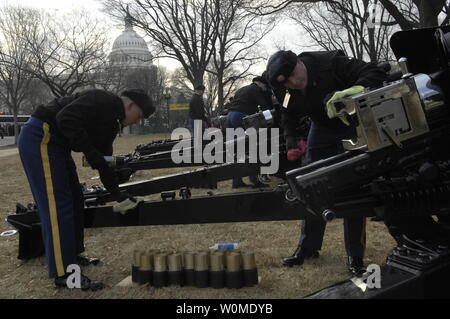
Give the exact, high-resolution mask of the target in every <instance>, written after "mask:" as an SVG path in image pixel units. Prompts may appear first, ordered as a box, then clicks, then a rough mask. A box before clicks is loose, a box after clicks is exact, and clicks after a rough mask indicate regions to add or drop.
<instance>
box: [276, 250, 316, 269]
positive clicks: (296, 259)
mask: <svg viewBox="0 0 450 319" xmlns="http://www.w3.org/2000/svg"><path fill="white" fill-rule="evenodd" d="M309 258H319V252H318V251H317V250H311V251H310V250H307V249H304V248H301V247H300V246H298V247H297V249H296V250H295V252H294V254H293V255H292V256H289V257H286V258H284V259H283V266H285V267H292V266H300V265H301V264H303V262H304V261H305V259H309Z"/></svg>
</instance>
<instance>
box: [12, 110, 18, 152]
mask: <svg viewBox="0 0 450 319" xmlns="http://www.w3.org/2000/svg"><path fill="white" fill-rule="evenodd" d="M18 109H19V107H18V105H14V107H13V118H14V145H17V142H18V140H19V123H18V119H17V113H18Z"/></svg>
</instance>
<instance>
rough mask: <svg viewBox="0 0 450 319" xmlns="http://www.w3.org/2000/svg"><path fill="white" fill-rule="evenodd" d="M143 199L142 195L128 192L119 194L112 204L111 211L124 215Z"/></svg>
mask: <svg viewBox="0 0 450 319" xmlns="http://www.w3.org/2000/svg"><path fill="white" fill-rule="evenodd" d="M143 201H144V197H140V196H136V197H133V196H130V195H129V194H121V195H120V199H119V200H118V201H117V204H115V205H114V206H113V212H115V213H120V214H122V215H125V214H126V213H127V211H129V210H131V209H134V208H136V207H137V206H138V205H139V203H141V202H143Z"/></svg>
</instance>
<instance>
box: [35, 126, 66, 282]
mask: <svg viewBox="0 0 450 319" xmlns="http://www.w3.org/2000/svg"><path fill="white" fill-rule="evenodd" d="M43 129H44V138H43V139H42V142H41V158H42V166H43V168H44V176H45V185H46V188H47V197H48V208H49V212H50V225H51V228H52V240H53V254H54V256H55V264H56V271H57V273H58V276H64V274H65V270H64V263H63V260H62V253H61V241H60V238H59V226H58V215H57V212H56V201H55V194H54V193H53V181H52V171H51V169H50V160H49V157H48V142H49V141H50V132H49V126H48V124H47V123H44V125H43Z"/></svg>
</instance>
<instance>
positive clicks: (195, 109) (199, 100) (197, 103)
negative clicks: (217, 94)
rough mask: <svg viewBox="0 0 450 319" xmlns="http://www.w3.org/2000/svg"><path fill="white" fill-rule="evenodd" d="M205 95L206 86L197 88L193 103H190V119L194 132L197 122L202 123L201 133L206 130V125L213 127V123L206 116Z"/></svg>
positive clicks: (192, 99)
mask: <svg viewBox="0 0 450 319" xmlns="http://www.w3.org/2000/svg"><path fill="white" fill-rule="evenodd" d="M203 93H205V86H204V85H198V86H196V87H195V90H194V94H193V95H192V98H191V101H190V102H189V118H190V120H189V121H190V124H191V128H192V132H194V121H195V120H201V121H202V130H201V132H203V131H204V130H205V128H206V125H208V126H211V121H210V120H209V118H208V117H207V116H206V111H205V102H204V101H203Z"/></svg>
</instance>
